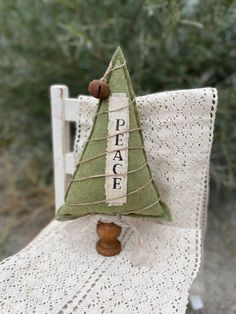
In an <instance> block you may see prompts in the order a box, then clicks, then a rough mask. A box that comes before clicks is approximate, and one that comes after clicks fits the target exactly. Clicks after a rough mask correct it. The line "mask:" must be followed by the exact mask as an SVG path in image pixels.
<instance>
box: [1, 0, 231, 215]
mask: <svg viewBox="0 0 236 314" xmlns="http://www.w3.org/2000/svg"><path fill="white" fill-rule="evenodd" d="M235 25H236V3H235V1H230V0H224V1H219V0H214V1H213V0H205V1H203V0H202V1H197V0H191V1H183V0H178V1H177V0H169V1H167V0H165V1H163V0H160V1H155V0H146V1H144V0H142V1H141V0H129V1H125V0H120V1H110V0H100V1H99V2H98V1H95V0H86V1H82V0H17V1H14V0H8V1H4V0H0V32H1V37H0V55H1V59H0V72H1V75H0V93H1V97H0V110H1V123H0V132H1V138H0V153H1V161H0V197H1V198H3V199H4V201H2V202H1V210H2V211H4V212H5V211H9V210H11V209H14V211H16V212H17V213H19V214H20V213H21V212H22V211H23V212H25V211H26V212H28V211H30V210H32V208H33V207H37V206H41V205H45V206H46V205H47V206H49V207H51V206H52V197H53V196H52V194H53V193H52V188H51V187H52V156H51V141H50V140H51V136H50V107H49V92H48V91H49V86H50V85H51V84H55V83H62V84H66V85H68V86H69V87H70V90H71V93H72V95H73V96H75V95H77V94H80V93H81V94H83V93H87V84H88V82H89V81H90V80H91V79H93V78H96V77H99V76H101V75H102V74H103V73H104V71H105V69H106V66H107V62H108V61H109V60H110V57H111V55H112V53H113V51H114V50H115V48H116V47H117V45H121V47H122V48H123V49H124V52H125V55H126V57H127V59H128V63H129V69H130V72H131V75H132V79H133V83H134V88H135V90H136V93H137V94H146V93H151V92H157V91H161V90H171V89H184V88H195V87H203V86H216V87H217V88H218V92H219V108H218V113H217V121H216V133H215V138H214V145H213V153H212V163H211V179H212V183H213V184H212V186H213V187H214V189H217V190H218V191H220V192H221V193H214V194H212V196H213V197H215V196H216V195H217V196H220V197H219V199H220V198H221V197H222V195H224V194H227V197H229V196H230V195H231V194H232V191H235V187H236V182H235V181H236V180H235V174H236V111H235V98H236V91H235V88H234V85H235V83H236V74H235V73H234V70H235V65H236V61H235V60H236V46H235V40H236V28H235ZM230 192H231V194H230Z"/></svg>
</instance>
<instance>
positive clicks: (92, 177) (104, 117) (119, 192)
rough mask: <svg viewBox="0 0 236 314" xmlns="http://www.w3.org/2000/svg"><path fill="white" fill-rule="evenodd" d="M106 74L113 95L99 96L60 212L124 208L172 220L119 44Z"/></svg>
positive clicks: (72, 214)
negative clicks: (147, 147) (151, 164)
mask: <svg viewBox="0 0 236 314" xmlns="http://www.w3.org/2000/svg"><path fill="white" fill-rule="evenodd" d="M105 78H106V82H107V84H108V85H109V90H110V92H109V96H108V97H106V98H105V99H102V100H100V102H99V105H98V109H97V113H96V116H95V120H94V124H93V128H92V131H91V133H90V136H89V139H88V141H87V143H86V144H85V147H84V150H83V152H82V155H81V159H80V161H79V163H78V165H77V167H76V170H75V172H74V175H73V177H72V179H71V182H70V184H69V187H68V190H67V193H66V195H65V204H64V205H63V206H61V207H60V208H59V209H58V211H57V213H56V218H57V219H58V220H60V221H63V220H70V219H75V218H78V217H81V216H85V215H88V214H108V215H114V214H120V215H129V216H137V217H144V216H146V217H153V218H154V217H157V218H162V219H166V220H171V215H170V212H169V209H168V207H167V206H166V204H164V203H163V202H162V201H161V199H160V193H159V191H158V188H157V185H156V183H155V182H154V180H153V177H152V172H151V169H150V167H149V165H148V162H147V156H146V153H145V149H144V141H143V136H142V131H141V125H140V120H139V114H138V110H137V107H136V103H135V94H134V92H133V88H132V83H131V79H130V76H129V72H128V69H127V66H126V61H125V58H124V55H123V53H122V51H121V49H120V48H119V47H118V48H117V50H116V52H115V53H114V55H113V57H112V60H111V62H110V66H109V67H108V70H107V72H106V76H105ZM99 91H100V89H99Z"/></svg>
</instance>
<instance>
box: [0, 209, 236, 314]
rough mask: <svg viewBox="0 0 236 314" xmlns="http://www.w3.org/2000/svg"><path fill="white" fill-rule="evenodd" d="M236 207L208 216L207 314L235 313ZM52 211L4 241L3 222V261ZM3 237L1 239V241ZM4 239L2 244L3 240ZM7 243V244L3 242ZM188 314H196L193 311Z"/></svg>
mask: <svg viewBox="0 0 236 314" xmlns="http://www.w3.org/2000/svg"><path fill="white" fill-rule="evenodd" d="M235 205H236V204H234V206H233V205H228V206H226V207H225V208H224V211H222V210H220V209H219V210H214V212H213V211H210V212H209V217H208V231H207V236H206V242H205V243H206V244H205V268H204V280H205V293H204V296H203V298H204V302H205V311H204V314H235V313H236V207H235ZM52 216H53V211H49V212H47V213H45V212H39V213H38V214H37V215H35V216H34V217H33V219H32V220H31V221H30V222H26V223H24V224H22V225H21V226H18V227H16V228H13V230H11V233H10V235H9V236H7V237H5V238H4V231H2V230H4V226H5V225H7V223H8V218H7V217H1V220H0V231H1V233H2V234H1V233H0V260H2V259H4V258H6V257H7V256H10V255H12V254H14V253H15V252H17V251H19V250H20V249H21V248H23V247H24V246H25V245H26V244H27V243H29V241H31V239H32V238H33V237H35V236H36V235H37V233H38V232H39V231H40V230H41V229H42V228H43V227H44V226H45V225H46V224H47V223H48V222H49V221H50V220H51V218H52ZM1 236H2V237H1ZM1 239H2V240H1ZM3 239H4V240H3ZM187 313H188V314H190V313H193V312H192V311H191V310H190V309H188V310H187Z"/></svg>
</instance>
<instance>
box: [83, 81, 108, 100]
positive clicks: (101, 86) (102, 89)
mask: <svg viewBox="0 0 236 314" xmlns="http://www.w3.org/2000/svg"><path fill="white" fill-rule="evenodd" d="M88 91H89V93H90V94H91V95H92V96H93V97H95V98H98V99H104V98H106V97H107V96H108V95H109V93H110V89H109V85H108V84H107V83H106V82H105V81H103V80H93V81H91V82H90V83H89V85H88Z"/></svg>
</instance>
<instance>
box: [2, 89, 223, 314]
mask: <svg viewBox="0 0 236 314" xmlns="http://www.w3.org/2000/svg"><path fill="white" fill-rule="evenodd" d="M216 103H217V94H216V90H214V89H211V88H206V89H196V90H183V91H174V92H166V93H158V94H153V95H149V96H143V97H138V98H137V105H138V108H139V111H140V117H141V123H142V127H143V132H144V138H145V145H146V147H145V149H146V151H147V154H148V158H149V163H150V165H151V167H152V171H153V172H154V175H155V176H156V178H157V182H158V187H159V189H160V192H161V195H162V197H163V199H164V200H165V201H166V202H167V203H168V205H169V206H170V208H171V212H172V216H173V223H172V224H171V225H164V224H159V223H156V222H153V221H151V220H149V219H140V218H139V219H138V220H137V219H135V218H132V219H131V220H130V221H131V223H132V224H134V225H135V226H136V228H138V229H139V230H140V234H141V236H142V237H143V240H144V243H145V241H146V243H147V244H148V243H150V247H151V248H152V251H153V252H154V253H153V256H152V258H151V261H150V264H147V265H142V266H139V267H132V265H131V264H130V260H129V252H130V251H131V250H133V247H134V244H133V242H134V241H133V234H132V231H131V230H130V232H129V231H127V230H125V231H124V235H123V241H122V242H123V243H124V249H123V250H122V252H121V254H120V255H119V256H117V257H112V258H108V259H107V258H103V257H100V256H97V254H96V252H95V249H94V246H93V244H94V245H95V242H96V241H95V240H96V235H95V232H94V233H93V234H91V235H90V234H88V233H86V226H87V224H88V223H89V221H88V220H86V217H85V218H83V219H80V220H81V222H76V221H75V222H66V223H59V222H56V221H53V222H52V223H51V224H49V226H48V227H46V228H45V229H44V230H43V231H42V232H41V233H40V235H39V236H38V237H37V238H36V239H35V240H33V241H32V242H31V243H30V244H29V245H28V246H27V247H26V248H25V249H24V250H22V251H21V252H19V253H18V254H16V255H14V256H12V257H10V258H8V259H6V260H5V261H3V262H2V263H1V264H0V273H1V275H0V288H1V286H2V290H1V289H0V291H2V292H1V293H0V296H2V298H0V299H3V300H4V301H3V302H2V304H1V302H0V306H2V309H3V310H2V313H60V314H67V313H86V314H87V313H92V314H95V313H96V314H100V313H105V314H106V313H124V314H128V313H133V312H135V313H140V314H149V313H150V314H151V313H166V314H171V313H184V312H185V310H186V304H187V302H188V301H187V298H188V293H189V289H190V286H191V284H192V281H193V279H194V278H195V276H196V274H197V272H198V269H199V265H200V256H201V248H202V242H203V239H204V232H205V225H206V206H207V194H208V170H209V155H210V149H211V144H212V134H213V126H214V117H215V110H216ZM96 104H97V101H96V100H95V99H93V98H91V97H88V96H80V97H78V98H70V97H69V94H68V89H67V87H66V86H64V85H55V86H52V88H51V108H52V131H53V150H54V177H55V206H56V209H57V208H58V207H60V206H61V205H62V204H63V202H64V194H65V190H66V186H67V183H68V179H69V176H70V175H71V174H72V173H73V170H74V166H75V163H76V161H77V160H78V159H79V158H80V153H81V151H82V148H83V145H84V143H85V141H86V139H87V138H88V135H89V132H90V129H91V126H92V120H93V116H94V114H95V112H96ZM71 122H72V123H76V125H77V128H76V135H75V140H74V150H72V149H71V146H72V145H71V134H70V123H71ZM157 146H158V147H157ZM170 152H172V154H170ZM186 168H187V169H186ZM79 229H80V231H81V232H79V231H78V230H79ZM94 229H95V226H94ZM202 234H203V236H202ZM199 282H200V281H199ZM194 286H195V288H194V287H193V289H192V292H191V297H190V301H191V304H192V307H193V309H194V310H198V311H199V312H200V311H202V310H203V301H202V299H201V296H202V295H201V296H200V293H203V290H202V288H201V289H200V288H199V287H202V286H203V285H202V284H200V285H199V284H196V285H194ZM145 293H146V294H145ZM1 294H2V295H1Z"/></svg>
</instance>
